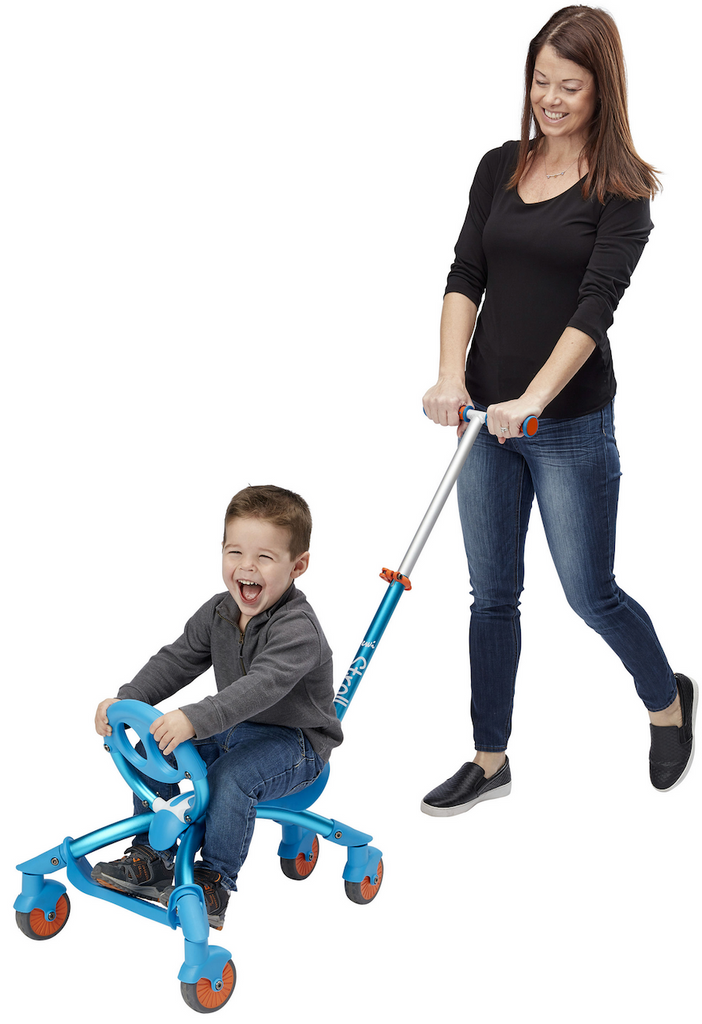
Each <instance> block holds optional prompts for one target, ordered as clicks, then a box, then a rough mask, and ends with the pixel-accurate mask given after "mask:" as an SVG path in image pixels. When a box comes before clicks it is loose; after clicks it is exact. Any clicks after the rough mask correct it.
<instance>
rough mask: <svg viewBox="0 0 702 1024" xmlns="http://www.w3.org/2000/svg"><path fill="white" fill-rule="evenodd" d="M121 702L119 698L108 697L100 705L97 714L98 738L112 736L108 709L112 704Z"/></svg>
mask: <svg viewBox="0 0 702 1024" xmlns="http://www.w3.org/2000/svg"><path fill="white" fill-rule="evenodd" d="M118 700H119V697H107V699H106V700H103V701H101V702H100V704H98V709H97V711H96V712H95V732H96V733H97V734H98V736H111V735H112V726H111V725H110V723H109V722H108V720H107V709H108V708H109V706H110V704H115V703H116V702H117V701H118Z"/></svg>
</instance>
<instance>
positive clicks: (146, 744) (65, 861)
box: [15, 407, 538, 1013]
mask: <svg viewBox="0 0 702 1024" xmlns="http://www.w3.org/2000/svg"><path fill="white" fill-rule="evenodd" d="M460 414H461V416H462V418H463V419H464V420H465V421H467V422H468V429H467V430H466V432H465V433H464V435H463V437H462V439H461V442H460V444H459V446H458V448H457V449H456V452H455V455H454V456H453V458H452V460H451V463H450V465H449V467H448V470H447V471H446V473H445V475H444V478H443V480H442V481H441V484H440V486H439V489H438V491H437V492H436V494H435V496H434V498H433V500H432V502H431V504H430V505H429V508H428V509H427V512H426V514H425V516H424V519H423V520H422V522H421V524H420V526H419V529H418V530H417V533H416V534H415V536H414V539H413V540H412V543H411V545H410V547H409V548H408V550H407V553H406V555H405V557H404V559H403V561H402V563H401V565H400V568H399V569H398V570H397V571H395V570H390V569H383V571H382V573H381V576H382V578H383V579H385V580H386V581H387V583H388V587H387V590H386V591H385V596H384V597H383V600H382V601H381V603H380V606H379V608H378V611H377V612H376V614H375V617H374V618H373V620H372V622H371V624H370V626H369V628H368V630H367V632H366V635H365V637H364V639H363V641H362V642H361V646H360V647H359V648H358V651H357V653H356V657H355V658H354V660H353V661H352V663H351V666H350V668H349V671H348V673H347V675H346V678H345V680H344V682H343V683H342V685H341V686H340V688H339V691H338V693H337V694H336V697H335V698H334V705H335V709H336V714H337V717H338V718H340V719H341V718H343V717H344V715H345V714H346V711H347V710H348V707H349V705H350V703H351V700H352V699H353V697H354V695H355V693H356V690H357V688H358V685H359V683H360V682H361V679H362V678H363V676H364V675H365V672H366V669H367V668H368V665H369V663H370V660H371V658H372V657H373V655H374V653H375V651H376V650H377V647H378V644H379V643H380V639H381V637H382V636H383V633H384V632H385V628H386V627H387V625H388V623H389V621H390V618H391V616H392V614H393V612H394V610H395V608H396V607H397V604H398V602H399V600H400V598H401V597H402V595H403V594H404V593H405V591H406V590H410V589H411V584H410V580H409V574H410V572H411V571H412V569H413V568H414V565H415V563H416V561H417V559H418V558H419V555H420V553H421V551H422V549H423V547H424V544H425V543H426V541H427V538H428V536H429V534H430V533H431V530H432V529H433V527H434V524H435V522H436V520H437V519H438V517H439V514H440V512H441V510H442V508H443V506H444V504H445V502H446V499H447V497H448V495H449V493H450V492H451V490H452V488H453V485H454V483H455V482H456V479H457V478H458V474H459V472H460V470H461V467H462V466H463V463H464V462H465V460H466V458H467V456H468V453H469V452H470V449H471V447H472V445H473V442H474V441H475V438H476V437H477V435H478V432H479V431H480V429H481V428H482V426H483V425H484V423H485V413H481V412H477V411H475V410H473V409H471V408H470V407H467V408H466V407H464V408H462V409H461V410H460ZM537 429H538V422H537V421H536V419H535V418H534V417H531V418H530V420H529V421H525V423H524V424H523V431H524V436H525V437H531V436H532V435H533V434H534V433H536V430H537ZM160 714H161V712H160V711H156V710H155V709H154V708H152V707H150V706H149V705H148V704H142V703H141V702H140V701H135V700H122V701H118V702H117V703H115V704H111V705H110V707H109V708H108V710H107V717H108V720H109V723H110V725H111V726H112V736H111V737H109V739H108V741H107V742H106V743H105V749H106V750H107V751H109V753H110V754H111V756H112V759H113V760H114V762H115V764H116V765H117V768H118V769H119V771H120V773H121V774H122V776H123V777H124V779H125V780H126V782H127V784H128V785H129V786H131V788H132V789H133V790H134V792H135V793H136V794H137V796H138V797H139V798H140V799H141V800H142V801H143V804H144V813H143V814H140V815H137V816H132V817H129V818H125V819H124V820H122V821H118V822H115V823H114V824H113V825H106V826H105V827H104V828H100V829H98V830H97V831H96V832H90V833H89V834H88V835H85V836H82V837H81V838H80V839H71V838H68V839H65V840H64V842H63V843H61V845H60V846H56V847H54V848H53V849H52V850H48V851H47V852H46V853H42V854H40V855H39V856H38V857H34V858H33V859H32V860H28V861H25V863H24V864H20V865H18V870H19V871H21V872H22V893H21V895H20V896H18V897H17V899H16V901H15V911H16V916H17V924H18V925H19V927H20V929H21V930H22V931H23V932H24V934H25V935H28V936H29V937H30V938H32V939H50V938H53V936H55V935H58V933H59V932H60V931H61V930H62V928H63V927H64V925H65V924H66V921H67V920H68V915H69V913H70V903H69V900H68V895H67V893H66V887H65V886H64V885H62V884H61V883H60V882H56V881H47V880H46V879H45V878H44V875H46V874H51V873H52V872H54V871H58V870H59V869H60V868H64V867H65V868H66V873H67V876H68V880H69V881H70V882H72V883H73V885H75V886H76V888H77V889H80V890H81V892H84V893H87V894H88V895H91V896H96V897H97V898H98V899H101V900H107V901H108V902H109V903H115V904H117V905H118V906H120V907H123V908H124V909H125V910H131V911H132V912H133V913H136V914H140V915H142V916H143V917H148V918H151V920H153V921H158V922H159V923H161V924H165V925H168V926H170V927H171V928H174V929H175V928H181V929H182V931H183V938H184V941H185V959H184V961H183V965H182V967H181V968H180V972H179V974H178V978H179V979H180V983H181V993H182V996H183V998H184V1000H185V1002H186V1003H187V1004H188V1006H189V1007H191V1008H192V1009H194V1010H197V1011H198V1012H199V1013H211V1012H212V1011H214V1010H218V1009H220V1008H221V1007H222V1006H224V1004H225V1003H226V1002H227V1000H228V999H229V998H230V996H231V994H232V992H233V990H234V985H235V984H236V971H235V968H234V964H233V963H232V960H231V955H230V953H229V951H228V950H226V949H224V948H222V947H221V946H212V945H209V943H208V937H209V925H208V921H207V913H206V910H205V900H204V896H203V892H202V889H201V888H200V887H199V886H198V885H195V883H194V874H193V863H194V859H195V855H196V853H197V851H198V850H199V848H200V845H201V843H202V837H203V834H204V824H203V820H204V814H205V810H206V809H207V801H208V796H209V791H208V785H207V770H206V768H205V764H204V762H203V761H202V758H201V757H200V755H199V754H198V753H197V750H196V749H195V747H194V746H193V744H192V743H190V742H186V743H181V744H180V746H178V747H177V748H176V751H175V760H176V762H177V768H176V767H173V766H172V765H171V764H169V763H168V761H167V760H166V759H165V758H164V756H163V755H162V753H161V751H160V750H159V748H158V744H157V743H156V741H155V740H154V738H153V736H152V735H151V733H150V732H149V726H150V725H151V723H152V722H153V721H154V719H155V718H157V717H158V716H159V715H160ZM128 727H129V728H130V729H131V730H132V732H133V734H134V740H135V743H136V741H137V740H138V739H140V740H141V742H142V744H143V748H144V752H145V756H142V755H141V754H140V753H137V751H136V749H135V748H134V746H132V744H131V742H130V740H129V738H128V737H127V728H128ZM137 769H138V770H139V771H141V772H143V773H144V774H145V775H147V776H148V777H149V778H152V779H156V780H158V781H159V782H169V783H180V782H183V781H186V782H188V781H189V782H191V783H192V790H191V791H187V792H184V793H180V794H179V795H178V796H175V797H173V798H172V799H171V800H169V801H165V800H163V799H161V798H160V797H159V796H157V795H156V794H155V793H153V792H152V791H151V789H150V788H149V787H148V786H147V785H146V784H145V783H144V781H143V779H142V778H141V777H140V776H139V774H137ZM328 777H329V765H327V766H326V767H325V768H324V770H323V771H322V773H321V774H320V775H319V777H318V778H317V779H316V780H315V782H313V783H312V784H311V785H310V786H308V787H307V788H306V789H303V790H301V791H300V792H299V793H294V794H292V795H291V796H287V797H283V799H282V800H272V801H269V802H266V803H260V804H259V805H258V806H257V808H256V816H257V817H258V818H269V819H271V820H273V821H276V822H278V823H279V824H280V825H281V826H282V829H283V837H282V841H281V843H280V846H279V847H278V856H279V857H280V864H281V867H282V869H283V872H284V873H285V874H286V875H287V876H288V878H294V879H304V878H308V877H309V875H310V874H311V873H312V871H313V870H314V867H315V865H316V863H317V858H318V856H319V839H318V837H319V836H321V837H322V838H323V839H327V840H329V842H331V843H336V844H337V845H338V846H344V847H346V851H347V853H346V864H345V866H344V870H343V878H344V884H345V889H346V895H347V896H348V897H349V899H351V900H352V901H353V902H354V903H360V904H367V903H370V902H371V900H373V899H374V897H375V896H376V895H377V893H378V890H379V889H380V885H381V882H382V878H383V860H382V854H381V852H380V850H377V849H375V848H374V847H372V846H370V845H369V843H370V841H371V839H372V838H373V837H372V836H369V835H366V834H365V833H364V832H358V831H356V829H353V828H349V826H348V825H343V824H342V823H341V822H339V821H335V820H334V819H333V818H324V817H322V816H321V815H320V814H315V813H314V812H312V811H310V810H309V808H310V807H311V806H312V804H313V803H314V802H315V800H317V798H318V797H319V796H320V794H321V793H322V790H323V789H324V787H325V786H326V784H327V779H328ZM146 831H148V833H149V842H150V845H151V846H152V847H153V848H154V849H156V850H166V849H170V847H171V846H172V845H173V844H174V843H175V842H176V840H178V841H179V845H178V851H177V854H176V858H175V878H174V882H175V889H174V891H173V893H172V894H171V897H170V899H169V902H168V908H165V907H162V906H160V905H158V904H156V903H150V902H148V901H146V900H143V899H139V898H137V897H135V896H128V895H126V894H124V893H120V892H117V891H115V890H112V889H107V888H104V887H103V886H101V885H99V884H98V883H97V882H94V881H93V880H92V879H91V877H90V872H91V866H90V864H89V863H88V861H87V860H86V857H87V855H88V854H90V853H94V852H95V851H96V850H99V849H101V848H102V847H104V846H109V845H110V844H112V843H116V842H119V841H120V840H122V839H127V838H129V837H131V836H133V835H135V834H139V833H140V832H146Z"/></svg>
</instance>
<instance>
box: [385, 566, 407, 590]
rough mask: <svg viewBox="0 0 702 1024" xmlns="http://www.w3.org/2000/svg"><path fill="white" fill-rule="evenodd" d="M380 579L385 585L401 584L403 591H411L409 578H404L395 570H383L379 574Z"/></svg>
mask: <svg viewBox="0 0 702 1024" xmlns="http://www.w3.org/2000/svg"><path fill="white" fill-rule="evenodd" d="M380 578H381V580H385V581H386V583H401V584H402V586H403V587H404V588H405V590H411V589H412V584H411V583H410V581H409V577H408V576H404V575H403V574H402V573H401V572H397V571H396V570H395V569H383V571H382V572H381V574H380Z"/></svg>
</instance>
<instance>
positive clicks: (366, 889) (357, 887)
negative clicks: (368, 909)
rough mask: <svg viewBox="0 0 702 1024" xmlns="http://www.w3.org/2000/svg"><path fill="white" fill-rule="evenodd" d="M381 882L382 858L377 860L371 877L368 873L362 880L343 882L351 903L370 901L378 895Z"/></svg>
mask: <svg viewBox="0 0 702 1024" xmlns="http://www.w3.org/2000/svg"><path fill="white" fill-rule="evenodd" d="M382 882H383V858H382V857H381V858H380V860H379V861H378V867H377V868H376V875H375V878H374V879H371V877H370V876H369V875H366V877H365V878H364V879H363V881H362V882H344V887H345V889H346V895H347V896H348V898H349V899H350V900H351V902H352V903H361V904H363V903H370V902H371V900H374V899H375V897H376V896H377V895H378V890H379V889H380V886H381V885H382Z"/></svg>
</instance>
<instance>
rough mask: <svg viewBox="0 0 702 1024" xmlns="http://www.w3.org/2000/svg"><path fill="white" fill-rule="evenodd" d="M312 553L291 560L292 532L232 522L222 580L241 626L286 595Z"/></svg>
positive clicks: (259, 522)
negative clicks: (236, 607) (234, 603)
mask: <svg viewBox="0 0 702 1024" xmlns="http://www.w3.org/2000/svg"><path fill="white" fill-rule="evenodd" d="M309 559H310V555H309V551H305V553H304V554H302V555H299V556H298V557H297V558H292V556H291V555H290V533H289V531H288V530H286V529H285V528H284V527H282V526H275V525H274V524H273V523H269V522H267V521H266V520H265V519H232V520H230V522H229V523H227V531H226V535H225V539H224V544H223V545H222V578H223V579H224V582H225V584H226V587H227V590H228V591H229V593H230V594H231V595H232V597H233V598H234V600H235V601H236V603H237V606H238V608H239V611H240V612H241V615H240V616H239V627H240V628H241V629H244V628H245V626H246V624H247V622H248V621H249V619H252V618H253V617H254V615H260V614H261V612H262V611H265V610H266V608H272V607H273V605H274V604H275V603H276V601H278V599H279V598H281V597H282V596H283V594H284V593H285V591H286V590H287V589H288V587H289V586H290V584H291V583H292V581H293V580H294V579H297V577H298V576H302V574H303V572H305V570H306V569H307V566H308V564H309Z"/></svg>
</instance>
